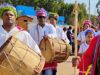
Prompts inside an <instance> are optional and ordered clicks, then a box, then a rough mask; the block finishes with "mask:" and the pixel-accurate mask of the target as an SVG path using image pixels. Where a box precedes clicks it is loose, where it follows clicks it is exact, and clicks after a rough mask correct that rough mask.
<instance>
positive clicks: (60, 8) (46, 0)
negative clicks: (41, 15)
mask: <svg viewBox="0 0 100 75" xmlns="http://www.w3.org/2000/svg"><path fill="white" fill-rule="evenodd" d="M4 2H8V3H11V4H13V5H14V6H17V5H25V6H34V8H35V9H36V10H37V9H39V8H41V7H43V8H45V9H46V10H47V11H49V12H55V13H58V14H59V15H62V16H64V17H65V23H66V24H68V25H73V22H74V21H73V20H74V14H73V8H74V4H71V3H70V4H68V3H67V2H66V3H65V2H64V0H0V4H2V3H4ZM78 6H79V16H78V21H79V25H80V26H81V24H82V22H83V20H85V19H88V16H89V14H88V13H87V10H86V5H85V4H84V3H82V4H78ZM91 20H92V21H93V23H94V24H95V23H97V17H96V16H95V15H91Z"/></svg>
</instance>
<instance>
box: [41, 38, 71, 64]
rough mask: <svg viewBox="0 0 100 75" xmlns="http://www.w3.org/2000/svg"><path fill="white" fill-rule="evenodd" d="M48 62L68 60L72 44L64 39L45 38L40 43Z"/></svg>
mask: <svg viewBox="0 0 100 75" xmlns="http://www.w3.org/2000/svg"><path fill="white" fill-rule="evenodd" d="M39 47H40V49H41V52H42V54H43V56H44V57H45V60H46V62H47V63H48V62H54V61H55V62H58V63H60V62H63V61H65V60H67V58H68V56H69V52H70V45H69V44H67V43H66V42H65V41H64V40H61V39H56V38H46V39H45V38H44V39H42V40H41V42H40V45H39Z"/></svg>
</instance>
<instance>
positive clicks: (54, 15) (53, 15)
mask: <svg viewBox="0 0 100 75" xmlns="http://www.w3.org/2000/svg"><path fill="white" fill-rule="evenodd" d="M58 17H59V15H58V14H57V13H49V19H50V18H54V19H56V20H57V19H58Z"/></svg>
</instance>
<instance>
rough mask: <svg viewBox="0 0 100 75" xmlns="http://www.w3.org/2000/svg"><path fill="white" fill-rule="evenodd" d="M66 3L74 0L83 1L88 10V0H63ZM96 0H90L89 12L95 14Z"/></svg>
mask: <svg viewBox="0 0 100 75" xmlns="http://www.w3.org/2000/svg"><path fill="white" fill-rule="evenodd" d="M65 1H66V2H67V3H75V1H77V2H78V3H85V4H86V9H87V12H88V7H89V0H65ZM97 2H98V0H90V9H91V10H90V13H91V14H94V15H97V11H96V4H97Z"/></svg>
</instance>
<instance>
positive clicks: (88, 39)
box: [86, 32, 93, 43]
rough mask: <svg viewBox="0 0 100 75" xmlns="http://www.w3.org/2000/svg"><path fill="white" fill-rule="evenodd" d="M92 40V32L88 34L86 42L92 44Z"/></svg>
mask: <svg viewBox="0 0 100 75" xmlns="http://www.w3.org/2000/svg"><path fill="white" fill-rule="evenodd" d="M92 39H93V34H92V33H91V32H89V33H87V35H86V41H87V42H88V43H90V42H91V40H92Z"/></svg>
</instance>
